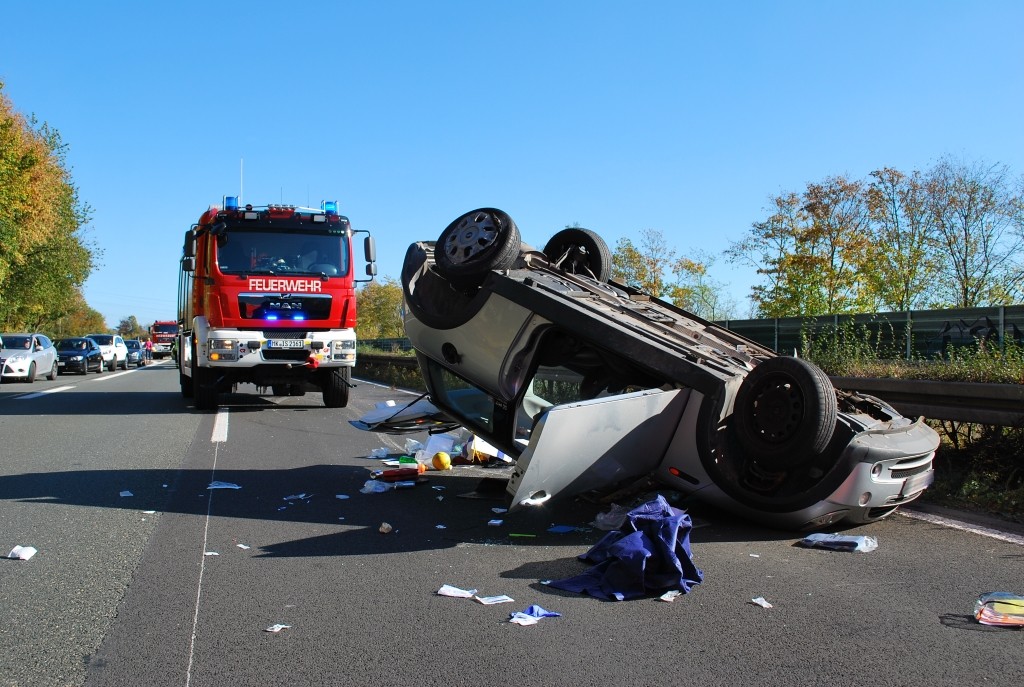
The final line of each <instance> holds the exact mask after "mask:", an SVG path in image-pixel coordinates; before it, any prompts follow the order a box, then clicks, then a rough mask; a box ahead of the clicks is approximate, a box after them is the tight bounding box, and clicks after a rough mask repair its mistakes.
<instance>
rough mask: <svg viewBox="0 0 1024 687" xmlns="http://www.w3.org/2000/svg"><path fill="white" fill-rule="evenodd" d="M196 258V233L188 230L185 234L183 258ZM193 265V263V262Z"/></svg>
mask: <svg viewBox="0 0 1024 687" xmlns="http://www.w3.org/2000/svg"><path fill="white" fill-rule="evenodd" d="M195 256H196V232H194V231H192V230H191V229H189V230H188V231H186V232H185V257H186V258H194V257H195ZM193 264H195V263H194V261H193Z"/></svg>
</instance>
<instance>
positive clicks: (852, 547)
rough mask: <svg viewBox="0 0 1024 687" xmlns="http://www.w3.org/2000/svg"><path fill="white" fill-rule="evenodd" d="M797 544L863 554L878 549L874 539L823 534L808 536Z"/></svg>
mask: <svg viewBox="0 0 1024 687" xmlns="http://www.w3.org/2000/svg"><path fill="white" fill-rule="evenodd" d="M797 543H798V544H800V546H806V547H809V548H819V549H831V550H833V551H861V552H864V553H867V552H868V551H874V550H875V549H877V548H878V540H877V539H875V538H874V537H865V536H853V535H846V534H825V533H824V532H815V533H814V534H809V535H807V536H806V537H804V538H803V539H801V540H800V541H799V542H797Z"/></svg>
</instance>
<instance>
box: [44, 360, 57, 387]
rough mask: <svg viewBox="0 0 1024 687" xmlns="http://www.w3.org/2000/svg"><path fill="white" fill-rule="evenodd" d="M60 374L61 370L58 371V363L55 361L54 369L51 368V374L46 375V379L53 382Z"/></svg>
mask: <svg viewBox="0 0 1024 687" xmlns="http://www.w3.org/2000/svg"><path fill="white" fill-rule="evenodd" d="M58 374H60V370H58V369H57V361H56V360H54V361H53V367H51V368H50V374H48V375H46V378H47V379H49V380H50V381H51V382H52V381H53V380H55V379H57V375H58Z"/></svg>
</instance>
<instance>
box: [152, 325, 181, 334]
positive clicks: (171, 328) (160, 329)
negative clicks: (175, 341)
mask: <svg viewBox="0 0 1024 687" xmlns="http://www.w3.org/2000/svg"><path fill="white" fill-rule="evenodd" d="M153 333H154V334H177V333H178V325H176V324H154V325H153Z"/></svg>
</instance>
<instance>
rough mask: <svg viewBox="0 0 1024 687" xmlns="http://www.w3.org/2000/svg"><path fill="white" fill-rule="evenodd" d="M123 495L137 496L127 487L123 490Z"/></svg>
mask: <svg viewBox="0 0 1024 687" xmlns="http://www.w3.org/2000/svg"><path fill="white" fill-rule="evenodd" d="M121 496H135V494H133V493H131V492H130V491H128V490H127V489H125V490H124V491H122V492H121Z"/></svg>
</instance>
